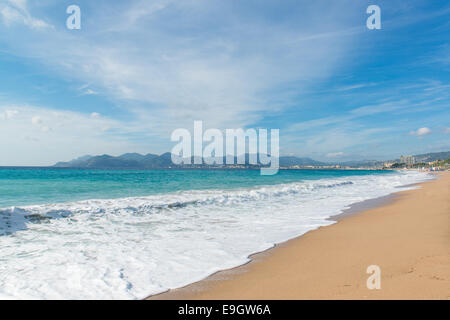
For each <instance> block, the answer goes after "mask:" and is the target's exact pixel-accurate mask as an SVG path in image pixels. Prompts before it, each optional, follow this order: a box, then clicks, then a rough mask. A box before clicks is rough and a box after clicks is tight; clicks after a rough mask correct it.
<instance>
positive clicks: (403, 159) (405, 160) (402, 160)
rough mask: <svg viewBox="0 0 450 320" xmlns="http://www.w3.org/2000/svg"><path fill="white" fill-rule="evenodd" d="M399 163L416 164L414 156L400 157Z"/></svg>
mask: <svg viewBox="0 0 450 320" xmlns="http://www.w3.org/2000/svg"><path fill="white" fill-rule="evenodd" d="M400 163H404V164H407V165H412V164H416V158H415V157H414V156H401V157H400Z"/></svg>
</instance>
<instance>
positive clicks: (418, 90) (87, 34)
mask: <svg viewBox="0 0 450 320" xmlns="http://www.w3.org/2000/svg"><path fill="white" fill-rule="evenodd" d="M73 4H75V5H78V6H79V7H80V11H81V29H79V30H76V29H75V30H71V29H68V28H67V27H66V20H67V18H68V17H69V14H67V13H66V9H67V7H68V6H70V5H73ZM373 4H375V5H378V6H379V7H380V9H381V29H379V30H377V29H373V30H369V29H368V28H367V27H366V20H367V18H368V17H369V16H370V14H367V13H366V9H367V7H368V6H369V5H373ZM449 71H450V3H448V2H446V1H430V0H424V1H402V0H389V1H379V0H372V1H363V0H362V1H353V0H348V1H347V0H341V1H331V0H330V1H322V0H316V1H300V0H292V1H291V0H284V1H276V0H245V1H242V0H227V1H224V0H221V1H218V0H183V1H180V0H173V1H172V0H130V1H115V0H96V1H74V0H70V1H65V0H39V1H32V0H0V150H1V151H0V152H1V153H0V155H1V156H0V166H1V165H3V166H5V165H16V166H20V165H51V164H54V163H55V162H57V161H67V160H71V159H73V158H76V157H79V156H82V155H86V154H90V155H100V154H111V155H120V154H122V153H126V152H139V153H143V154H146V153H156V154H161V153H164V152H168V151H170V150H171V148H172V147H173V146H174V144H175V143H174V142H171V141H170V135H171V133H172V132H173V130H175V129H177V128H186V129H188V130H191V131H192V128H193V123H194V120H202V121H203V126H204V127H205V129H206V128H218V129H220V130H225V129H227V128H230V129H234V128H241V127H242V128H268V129H279V130H280V140H279V141H280V153H281V154H282V155H295V156H301V157H311V158H313V159H316V160H321V161H332V162H336V161H346V160H363V159H367V160H368V159H376V160H385V159H395V158H398V157H399V156H400V155H407V154H419V153H427V152H437V151H449V150H450V112H449V111H450V72H449Z"/></svg>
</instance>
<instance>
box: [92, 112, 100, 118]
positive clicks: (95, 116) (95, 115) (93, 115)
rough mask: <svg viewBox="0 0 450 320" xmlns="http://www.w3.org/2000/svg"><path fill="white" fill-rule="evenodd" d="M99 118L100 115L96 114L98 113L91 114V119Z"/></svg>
mask: <svg viewBox="0 0 450 320" xmlns="http://www.w3.org/2000/svg"><path fill="white" fill-rule="evenodd" d="M99 117H100V113H98V112H92V113H91V118H99Z"/></svg>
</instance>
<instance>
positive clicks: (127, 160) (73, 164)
mask: <svg viewBox="0 0 450 320" xmlns="http://www.w3.org/2000/svg"><path fill="white" fill-rule="evenodd" d="M245 157H246V162H245V163H246V167H259V166H260V165H250V164H248V163H249V161H248V159H249V155H248V154H246V155H245ZM414 157H415V158H416V161H417V162H429V161H435V160H444V159H448V158H450V151H447V152H433V153H425V154H419V155H414ZM191 160H192V163H193V158H192V159H191ZM279 161H280V166H281V167H292V166H330V165H340V166H348V167H376V166H383V163H384V162H385V161H379V160H363V161H346V162H334V163H326V162H320V161H316V160H313V159H311V158H302V157H295V156H281V157H280V159H279ZM391 161H393V162H398V161H399V160H398V159H397V160H391ZM236 162H237V161H236V158H235V159H234V163H236ZM223 163H225V157H224V159H223ZM207 166H208V165H206V164H199V165H194V164H192V165H189V164H187V165H184V164H182V165H175V164H173V163H172V159H171V154H170V152H166V153H163V154H161V155H157V154H152V153H148V154H146V155H143V154H140V153H125V154H122V155H120V156H117V157H115V156H110V155H107V154H104V155H100V156H90V155H86V156H83V157H80V158H77V159H74V160H71V161H68V162H58V163H56V164H55V165H54V166H53V167H57V168H89V169H169V168H201V167H207ZM226 166H228V165H214V167H226Z"/></svg>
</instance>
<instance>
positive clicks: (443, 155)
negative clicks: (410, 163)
mask: <svg viewBox="0 0 450 320" xmlns="http://www.w3.org/2000/svg"><path fill="white" fill-rule="evenodd" d="M414 158H416V161H417V162H430V161H436V160H446V159H449V158H450V151H446V152H432V153H424V154H417V155H414Z"/></svg>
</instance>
